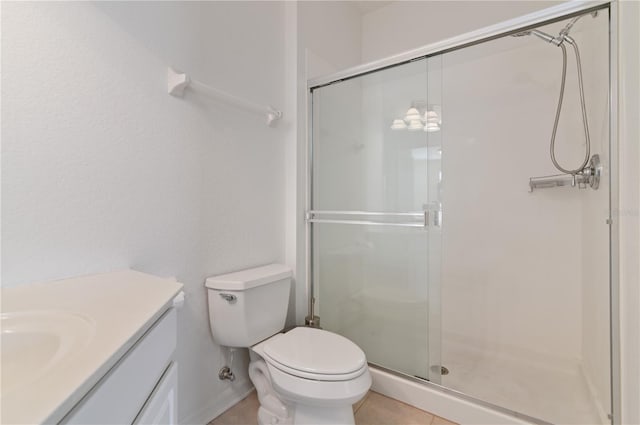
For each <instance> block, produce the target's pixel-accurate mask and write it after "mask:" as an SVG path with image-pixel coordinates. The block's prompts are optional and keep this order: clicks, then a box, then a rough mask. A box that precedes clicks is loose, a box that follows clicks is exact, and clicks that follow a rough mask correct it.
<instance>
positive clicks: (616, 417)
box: [301, 0, 621, 425]
mask: <svg viewBox="0 0 640 425" xmlns="http://www.w3.org/2000/svg"><path fill="white" fill-rule="evenodd" d="M602 9H608V10H609V57H608V60H609V164H608V168H609V175H610V179H609V211H608V218H607V224H608V225H609V303H610V304H609V311H610V318H609V321H610V359H611V360H610V361H611V364H610V367H611V371H610V375H611V416H612V417H611V423H612V424H614V425H618V424H621V417H620V415H621V396H620V391H621V387H620V326H619V316H618V312H619V295H620V294H619V272H618V263H619V252H618V241H619V222H618V220H617V218H614V217H613V215H612V211H614V209H615V208H617V205H618V204H619V195H618V187H619V177H618V149H619V148H618V131H617V122H618V113H617V105H618V77H617V72H618V40H617V32H616V30H615V29H616V28H617V0H607V1H602V0H598V1H581V0H578V1H575V0H574V1H569V2H567V3H563V4H560V5H557V6H554V7H550V8H547V9H543V10H541V11H539V12H535V13H531V14H528V15H524V16H521V17H518V18H515V19H511V20H508V21H504V22H502V23H499V24H496V25H491V26H488V27H485V28H482V29H479V30H477V31H472V32H469V33H466V34H462V35H459V36H456V37H452V38H449V39H446V40H443V41H439V42H436V43H433V44H429V45H427V46H424V47H420V48H417V49H413V50H410V51H407V52H404V53H400V54H397V55H393V56H390V57H387V58H384V59H381V60H377V61H374V62H370V63H366V64H363V65H359V66H356V67H353V68H349V69H346V70H343V71H340V72H337V73H334V74H331V75H327V76H322V77H319V78H314V79H311V80H308V82H307V92H306V94H307V99H306V103H307V143H306V149H307V151H306V164H305V165H306V179H307V180H306V185H305V188H306V190H305V210H304V211H303V212H302V214H301V215H302V216H303V217H302V219H303V220H304V224H305V259H304V261H305V267H304V268H305V280H306V290H307V299H308V315H307V317H306V320H305V321H306V323H307V325H310V326H318V325H319V318H317V316H315V315H314V309H315V307H314V302H315V300H314V282H313V263H312V258H313V240H312V226H313V223H314V222H317V220H315V218H317V215H316V213H317V212H316V211H314V209H313V203H312V200H313V128H312V122H313V121H312V118H313V101H312V99H313V91H314V90H315V89H318V88H321V87H325V86H327V85H330V84H334V83H338V82H341V81H345V80H349V79H352V78H356V77H360V76H363V75H367V74H371V73H374V72H377V71H381V70H384V69H387V68H392V67H396V66H399V65H403V64H406V63H409V62H412V61H414V60H418V59H422V58H428V57H431V56H437V55H441V54H444V53H448V52H452V51H455V50H460V49H463V48H466V47H470V46H474V45H477V44H481V43H484V42H487V41H491V40H495V39H498V38H502V37H505V36H509V35H513V34H516V33H519V32H522V31H527V30H531V29H534V28H537V27H539V26H542V25H547V24H551V23H554V22H558V21H561V20H565V19H569V18H572V17H577V16H580V15H583V14H586V13H590V12H594V11H597V10H602ZM411 214H415V213H411ZM374 224H375V223H374ZM375 367H377V368H380V367H379V366H375ZM380 369H383V370H384V371H386V372H389V373H392V374H395V375H398V376H401V377H403V378H406V379H409V380H413V379H411V377H408V376H406V375H404V374H402V373H399V372H395V371H393V370H388V369H385V368H380ZM415 381H416V382H420V383H421V384H423V385H426V386H429V387H431V388H433V389H435V390H437V391H441V392H445V393H447V394H452V395H454V396H456V397H459V398H461V399H465V400H468V401H472V402H474V403H477V404H479V405H481V406H484V407H488V408H491V409H494V410H497V411H499V412H502V413H506V414H509V415H512V416H514V417H518V418H524V419H526V420H530V421H532V422H534V423H545V422H540V420H539V419H536V418H532V417H528V416H526V415H523V414H521V413H518V412H515V411H512V410H510V409H507V408H505V407H502V406H497V405H494V404H491V403H488V402H485V401H483V400H479V399H476V398H474V397H472V396H469V395H466V394H463V393H460V392H458V391H455V390H453V389H450V388H447V387H444V386H441V385H438V384H434V383H432V382H424V381H417V380H415Z"/></svg>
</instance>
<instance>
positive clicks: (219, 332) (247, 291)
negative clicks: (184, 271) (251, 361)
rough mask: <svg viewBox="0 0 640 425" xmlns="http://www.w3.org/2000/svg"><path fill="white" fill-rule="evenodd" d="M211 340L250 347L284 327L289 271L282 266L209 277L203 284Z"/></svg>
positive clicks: (277, 265)
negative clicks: (207, 300) (205, 289)
mask: <svg viewBox="0 0 640 425" xmlns="http://www.w3.org/2000/svg"><path fill="white" fill-rule="evenodd" d="M205 285H206V287H207V294H208V299H209V323H210V324H211V333H212V334H213V340H214V341H215V342H216V343H218V344H220V345H224V346H226V347H251V346H252V345H254V344H257V343H258V342H260V341H262V340H264V339H267V338H269V337H270V336H272V335H275V334H276V333H278V332H280V331H281V330H282V329H283V328H284V323H285V320H286V318H287V309H288V307H289V289H290V286H291V269H289V268H288V267H287V266H283V265H281V264H270V265H268V266H262V267H256V268H253V269H247V270H241V271H238V272H234V273H228V274H224V275H219V276H212V277H210V278H208V279H207V281H206V283H205Z"/></svg>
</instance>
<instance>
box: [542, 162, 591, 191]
mask: <svg viewBox="0 0 640 425" xmlns="http://www.w3.org/2000/svg"><path fill="white" fill-rule="evenodd" d="M601 174H602V164H601V163H600V156H599V155H597V154H596V155H593V156H592V157H591V160H590V161H589V164H587V166H586V167H584V168H583V169H582V171H580V172H579V173H576V174H556V175H552V176H541V177H531V178H529V192H533V190H534V189H548V188H551V187H560V186H571V187H576V186H577V187H578V188H579V189H586V188H587V186H589V187H590V188H591V189H593V190H597V189H598V187H599V186H600V176H601Z"/></svg>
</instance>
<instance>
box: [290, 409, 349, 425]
mask: <svg viewBox="0 0 640 425" xmlns="http://www.w3.org/2000/svg"><path fill="white" fill-rule="evenodd" d="M293 423H294V424H295V425H354V424H355V419H354V417H353V407H352V406H351V405H350V404H349V405H347V406H334V407H318V406H307V405H304V404H297V405H296V406H295V412H294V419H293Z"/></svg>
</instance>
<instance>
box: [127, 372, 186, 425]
mask: <svg viewBox="0 0 640 425" xmlns="http://www.w3.org/2000/svg"><path fill="white" fill-rule="evenodd" d="M177 423H178V366H177V365H176V363H175V362H173V363H171V364H170V365H169V367H168V368H167V370H166V372H165V373H164V375H162V378H161V379H160V382H158V385H156V388H155V389H154V390H153V394H151V397H149V400H147V402H146V404H145V405H144V407H143V408H142V411H141V412H140V414H139V415H138V417H137V418H136V420H135V422H134V424H136V425H138V424H140V425H147V424H149V425H158V424H163V425H176V424H177Z"/></svg>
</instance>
